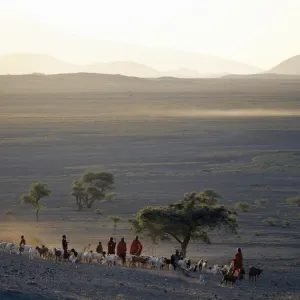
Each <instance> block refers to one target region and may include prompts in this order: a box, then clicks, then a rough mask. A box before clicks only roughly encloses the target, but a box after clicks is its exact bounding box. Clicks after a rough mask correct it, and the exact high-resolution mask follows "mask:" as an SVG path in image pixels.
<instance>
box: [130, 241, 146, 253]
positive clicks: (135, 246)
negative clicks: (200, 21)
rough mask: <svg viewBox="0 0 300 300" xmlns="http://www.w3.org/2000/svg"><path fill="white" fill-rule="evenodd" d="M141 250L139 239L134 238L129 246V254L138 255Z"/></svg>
mask: <svg viewBox="0 0 300 300" xmlns="http://www.w3.org/2000/svg"><path fill="white" fill-rule="evenodd" d="M142 250H143V246H142V244H141V242H140V241H139V240H134V241H133V242H132V244H131V247H130V254H131V255H137V256H140V255H141V253H142Z"/></svg>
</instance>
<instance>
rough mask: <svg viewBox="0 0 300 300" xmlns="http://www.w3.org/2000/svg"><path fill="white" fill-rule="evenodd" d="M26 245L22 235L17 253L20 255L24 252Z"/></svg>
mask: <svg viewBox="0 0 300 300" xmlns="http://www.w3.org/2000/svg"><path fill="white" fill-rule="evenodd" d="M25 245H26V241H25V238H24V235H22V236H21V241H20V244H19V246H20V248H19V252H20V254H21V253H23V252H24V247H25Z"/></svg>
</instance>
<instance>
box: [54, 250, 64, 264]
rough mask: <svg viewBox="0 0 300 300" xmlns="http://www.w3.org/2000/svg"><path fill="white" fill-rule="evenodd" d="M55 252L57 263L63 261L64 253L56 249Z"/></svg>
mask: <svg viewBox="0 0 300 300" xmlns="http://www.w3.org/2000/svg"><path fill="white" fill-rule="evenodd" d="M53 250H54V254H55V261H57V260H61V257H62V251H61V250H58V249H56V248H54V249H53Z"/></svg>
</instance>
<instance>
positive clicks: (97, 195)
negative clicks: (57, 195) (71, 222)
mask: <svg viewBox="0 0 300 300" xmlns="http://www.w3.org/2000/svg"><path fill="white" fill-rule="evenodd" d="M114 183H115V180H114V175H113V174H112V173H108V172H85V173H84V174H83V175H82V177H81V179H80V180H75V181H73V184H72V193H71V195H72V196H74V197H75V199H76V205H77V208H78V210H82V208H83V207H84V206H85V207H88V208H91V207H92V206H93V204H94V202H95V201H102V202H103V201H112V199H113V197H114V196H115V195H116V193H109V191H110V190H112V189H114Z"/></svg>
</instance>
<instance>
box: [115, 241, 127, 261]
mask: <svg viewBox="0 0 300 300" xmlns="http://www.w3.org/2000/svg"><path fill="white" fill-rule="evenodd" d="M126 251H127V246H126V243H125V241H124V238H121V241H120V242H119V244H118V246H117V255H118V256H119V257H120V258H121V259H122V263H123V265H124V264H125V263H126Z"/></svg>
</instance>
